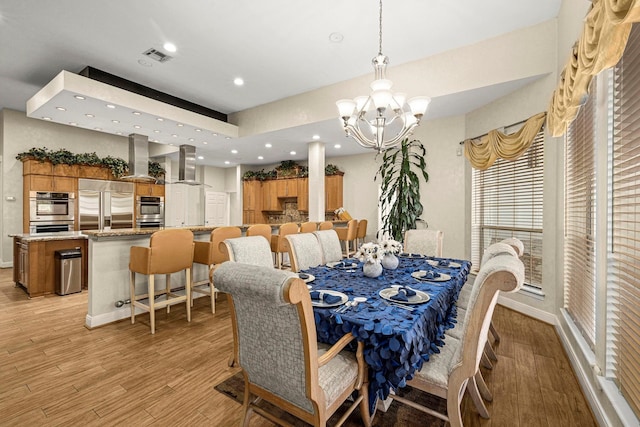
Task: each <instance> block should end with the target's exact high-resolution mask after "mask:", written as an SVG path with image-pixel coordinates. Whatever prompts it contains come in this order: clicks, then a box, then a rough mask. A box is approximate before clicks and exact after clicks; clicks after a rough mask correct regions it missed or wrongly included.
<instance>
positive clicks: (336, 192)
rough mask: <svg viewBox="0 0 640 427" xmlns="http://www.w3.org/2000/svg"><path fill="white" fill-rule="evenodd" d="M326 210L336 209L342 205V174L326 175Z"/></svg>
mask: <svg viewBox="0 0 640 427" xmlns="http://www.w3.org/2000/svg"><path fill="white" fill-rule="evenodd" d="M324 194H325V198H324V205H325V210H326V211H327V212H328V211H335V210H336V209H338V208H341V207H342V175H329V176H325V177H324Z"/></svg>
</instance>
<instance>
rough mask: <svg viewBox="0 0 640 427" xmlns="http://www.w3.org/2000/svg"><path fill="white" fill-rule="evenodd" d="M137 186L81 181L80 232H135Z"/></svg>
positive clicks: (90, 180)
mask: <svg viewBox="0 0 640 427" xmlns="http://www.w3.org/2000/svg"><path fill="white" fill-rule="evenodd" d="M133 193H134V184H133V183H131V182H116V181H102V180H98V179H79V180H78V214H79V215H78V216H79V217H80V230H110V229H111V230H113V229H121V228H133V227H134V218H133V204H134V197H133V196H134V194H133Z"/></svg>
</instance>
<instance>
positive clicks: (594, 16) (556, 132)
mask: <svg viewBox="0 0 640 427" xmlns="http://www.w3.org/2000/svg"><path fill="white" fill-rule="evenodd" d="M638 21H640V0H593V1H592V4H591V10H590V11H589V13H588V14H587V16H586V18H585V23H584V28H583V30H582V35H581V36H580V39H579V40H578V41H577V42H576V44H575V45H574V47H573V50H572V52H571V57H570V58H569V61H568V63H567V65H566V66H565V67H564V70H563V71H562V73H561V75H560V82H559V83H558V87H557V88H556V90H555V91H554V92H553V95H552V97H551V103H550V105H549V114H548V116H547V129H548V130H549V133H550V134H551V135H552V136H561V135H563V134H564V133H565V131H566V129H567V126H568V125H569V123H571V122H572V121H573V119H574V118H575V117H576V114H578V110H579V109H580V106H581V105H582V104H584V102H585V101H586V98H587V90H588V88H589V83H591V79H592V78H593V76H595V75H597V74H598V73H599V72H600V71H602V70H604V69H606V68H609V67H613V66H614V65H616V64H617V63H618V61H619V60H620V57H621V56H622V53H623V52H624V48H625V46H626V45H627V39H628V38H629V32H630V31H631V25H632V24H633V23H634V22H638Z"/></svg>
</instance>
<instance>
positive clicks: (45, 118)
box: [42, 117, 51, 120]
mask: <svg viewBox="0 0 640 427" xmlns="http://www.w3.org/2000/svg"><path fill="white" fill-rule="evenodd" d="M42 120H51V117H43V118H42Z"/></svg>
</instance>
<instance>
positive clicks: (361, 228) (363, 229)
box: [356, 219, 369, 249]
mask: <svg viewBox="0 0 640 427" xmlns="http://www.w3.org/2000/svg"><path fill="white" fill-rule="evenodd" d="M368 223H369V221H367V220H366V219H361V220H360V221H358V228H357V230H356V249H358V247H359V246H360V245H362V244H363V243H364V238H365V237H366V236H367V224H368Z"/></svg>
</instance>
